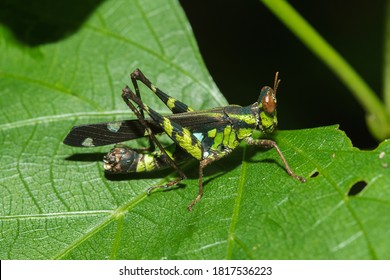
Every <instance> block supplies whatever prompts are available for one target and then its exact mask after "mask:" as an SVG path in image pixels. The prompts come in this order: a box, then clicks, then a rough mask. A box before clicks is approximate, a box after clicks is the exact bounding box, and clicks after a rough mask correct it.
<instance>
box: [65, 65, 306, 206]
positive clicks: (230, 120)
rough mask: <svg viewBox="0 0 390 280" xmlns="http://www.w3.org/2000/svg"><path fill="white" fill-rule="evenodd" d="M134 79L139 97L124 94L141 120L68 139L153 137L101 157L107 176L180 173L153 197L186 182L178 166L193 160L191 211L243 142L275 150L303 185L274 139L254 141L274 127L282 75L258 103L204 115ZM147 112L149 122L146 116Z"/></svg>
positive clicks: (78, 129)
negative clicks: (155, 103) (144, 92)
mask: <svg viewBox="0 0 390 280" xmlns="http://www.w3.org/2000/svg"><path fill="white" fill-rule="evenodd" d="M130 76H131V81H132V83H133V86H134V89H135V93H134V92H132V91H131V90H130V88H129V87H128V86H126V87H125V88H124V89H123V90H122V98H123V100H124V101H125V103H126V104H127V106H128V107H129V108H130V109H131V110H132V111H133V112H134V114H135V115H136V117H137V119H135V120H125V121H116V122H105V123H97V124H88V125H80V126H75V127H73V128H72V130H71V131H70V132H69V134H68V136H67V137H66V138H65V140H64V143H65V144H67V145H70V146H78V147H91V146H102V145H109V144H115V143H121V142H123V141H127V140H131V139H136V138H140V137H148V138H149V147H148V148H143V149H132V148H129V147H127V146H125V145H123V144H119V145H116V146H115V147H114V148H113V149H112V150H111V151H110V152H109V153H108V154H107V155H106V156H104V158H103V162H104V169H105V171H106V172H107V173H130V172H145V171H154V170H158V169H162V168H166V167H172V168H173V169H174V170H175V171H176V172H177V173H178V174H179V177H178V178H177V179H175V180H173V181H169V182H167V183H166V184H165V185H163V186H155V187H151V188H149V189H148V193H150V191H151V190H153V189H155V188H168V187H170V186H173V185H176V184H177V183H179V182H180V181H182V180H184V179H185V178H186V175H185V174H184V172H183V171H182V170H181V169H180V168H179V166H178V163H180V162H182V161H185V160H188V159H189V158H191V157H192V158H195V159H196V160H197V161H199V191H198V195H197V196H196V198H195V199H194V200H193V201H192V202H191V204H190V205H189V206H188V210H190V211H191V210H192V207H193V206H194V205H195V204H196V203H197V202H198V201H199V200H200V199H201V197H202V195H203V181H202V178H203V170H204V168H205V167H206V166H207V165H209V164H210V163H212V162H214V161H216V160H219V159H221V158H223V157H225V156H227V155H229V154H230V153H231V152H232V151H233V150H234V149H235V148H236V147H237V146H238V145H239V144H240V142H241V141H245V142H246V143H248V144H249V145H255V146H259V147H262V148H274V149H275V150H276V152H277V153H278V155H279V157H280V158H281V160H282V162H283V164H284V166H285V168H286V171H287V173H288V174H289V175H290V176H291V177H294V178H296V179H298V180H299V181H301V182H305V181H306V180H305V178H303V177H301V176H298V175H296V174H295V173H294V172H293V171H292V170H291V168H290V167H289V165H288V164H287V161H286V159H285V158H284V156H283V154H282V153H281V151H280V150H279V147H278V146H277V144H276V142H275V141H272V140H269V139H254V138H252V134H253V132H254V131H255V130H260V131H261V132H263V133H264V134H270V133H272V132H273V131H274V130H275V129H276V126H277V116H276V104H277V103H276V90H277V87H278V85H279V82H280V80H279V79H278V73H276V75H275V82H274V88H273V89H272V88H271V87H269V86H264V87H263V88H262V89H261V92H260V96H259V99H258V100H257V102H255V103H253V104H252V105H249V106H246V107H241V106H238V105H228V106H225V107H218V108H214V109H208V110H201V111H194V110H193V109H192V108H190V107H188V106H187V105H186V104H184V103H183V102H181V101H179V100H177V99H175V98H173V97H171V96H169V95H167V94H165V93H164V92H163V91H161V90H160V89H159V88H157V87H155V86H154V85H153V84H152V83H151V82H150V81H149V80H148V79H147V78H146V77H145V75H144V74H143V73H142V72H141V70H139V69H136V70H135V71H134V72H133V73H131V75H130ZM137 81H140V82H142V83H143V84H145V85H146V86H147V87H148V88H149V89H150V90H151V91H152V92H154V93H155V94H156V95H157V97H158V98H160V99H161V101H162V102H164V104H165V105H166V106H167V107H168V108H169V109H170V110H171V111H172V113H173V114H172V115H169V116H166V117H164V116H162V115H161V114H159V113H157V112H156V111H154V110H153V109H152V108H150V107H149V106H148V105H146V104H144V103H143V102H142V100H141V95H140V90H139V87H138V82H137ZM144 112H146V113H147V114H148V115H149V116H150V118H145V114H144ZM162 133H165V134H167V135H168V136H169V137H170V138H171V139H172V140H173V144H171V145H168V146H166V147H163V146H162V144H161V143H160V142H159V141H158V139H157V138H156V135H157V134H162ZM156 146H157V149H156Z"/></svg>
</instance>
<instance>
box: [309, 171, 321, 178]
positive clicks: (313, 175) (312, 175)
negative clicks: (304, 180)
mask: <svg viewBox="0 0 390 280" xmlns="http://www.w3.org/2000/svg"><path fill="white" fill-rule="evenodd" d="M318 175H320V172H318V171H315V172H314V173H313V174H311V175H310V177H311V178H315V177H317V176H318Z"/></svg>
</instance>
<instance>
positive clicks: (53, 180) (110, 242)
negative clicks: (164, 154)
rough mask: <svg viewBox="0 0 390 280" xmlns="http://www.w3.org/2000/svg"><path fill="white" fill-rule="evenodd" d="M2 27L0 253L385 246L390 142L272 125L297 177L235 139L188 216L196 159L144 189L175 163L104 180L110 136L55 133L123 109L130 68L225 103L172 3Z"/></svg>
mask: <svg viewBox="0 0 390 280" xmlns="http://www.w3.org/2000/svg"><path fill="white" fill-rule="evenodd" d="M77 7H78V8H79V6H77ZM25 9H26V10H28V11H29V12H30V13H31V14H34V13H37V14H39V11H40V10H39V9H40V8H39V7H38V8H34V7H31V9H27V8H25ZM34 9H35V10H34ZM16 20H18V18H15V21H16ZM45 20H48V21H50V20H54V19H52V18H49V19H45V18H44V19H43V22H44V23H45ZM61 20H64V19H62V18H61ZM64 21H65V22H66V20H64ZM50 22H51V21H50ZM44 26H45V25H43V27H44ZM72 26H73V25H72ZM41 27H42V26H41ZM43 27H42V28H43ZM17 30H20V29H16V32H17ZM43 33H45V32H43ZM0 34H1V36H0V40H1V41H0V52H1V54H2V59H1V60H0V108H1V113H0V131H1V134H0V197H1V204H0V205H1V208H0V233H1V235H0V258H1V259H264V258H271V259H279V258H281V259H295V258H298V259H334V258H336V259H358V258H359V259H360V258H361V259H376V258H383V259H388V258H389V257H390V253H389V252H390V250H389V242H390V241H389V239H388V235H389V230H388V227H386V225H387V224H389V219H390V218H389V215H387V213H389V210H390V209H389V206H390V203H389V202H390V191H389V188H387V187H386V186H388V185H389V183H390V182H389V181H390V178H389V175H388V174H389V170H388V164H389V162H390V160H389V156H388V155H389V152H390V147H389V142H384V143H382V144H381V145H380V146H379V147H378V148H377V149H376V150H374V151H359V150H358V149H355V148H353V147H352V145H351V143H350V141H349V139H348V138H347V137H346V136H345V135H344V134H343V133H342V132H341V131H339V130H338V129H337V128H336V127H324V128H317V129H307V130H297V131H280V132H278V133H277V134H276V135H275V140H276V141H277V143H278V145H279V147H280V149H281V150H282V152H283V154H284V156H285V157H286V159H287V161H288V162H289V164H290V166H291V168H292V169H293V170H294V171H295V172H296V173H298V174H299V175H303V176H306V177H307V178H308V181H307V183H304V184H302V183H300V182H298V181H297V180H294V179H293V178H291V177H289V176H288V175H287V173H286V171H285V169H284V167H283V165H282V163H281V161H280V159H279V158H278V156H277V154H276V152H275V151H274V150H268V151H258V149H256V148H254V147H248V146H244V145H243V146H240V148H238V149H237V150H236V151H235V152H234V153H233V154H232V155H231V156H230V157H228V158H226V159H223V160H221V161H218V162H216V163H215V164H213V165H211V166H210V167H208V168H207V169H206V170H205V179H204V181H205V193H204V197H203V198H202V200H201V201H200V202H199V203H198V204H197V205H196V206H195V207H194V210H193V212H191V213H190V212H188V211H187V210H186V207H187V205H188V204H189V203H190V202H191V201H192V200H193V199H194V198H195V196H196V194H197V185H198V178H197V168H196V165H193V167H192V168H190V167H188V168H186V173H187V175H188V177H189V179H187V180H185V181H184V182H183V184H181V185H180V186H178V187H175V188H173V189H172V190H171V191H160V190H158V191H155V192H154V193H153V194H151V195H150V196H147V195H146V193H145V191H146V189H147V188H148V187H150V186H154V185H158V184H160V183H162V182H166V181H167V180H168V178H167V177H169V176H174V174H170V171H166V172H157V173H150V174H131V175H129V176H111V177H107V176H105V175H104V172H103V168H102V163H101V157H102V155H103V154H104V153H105V152H107V151H108V149H109V148H110V147H102V148H91V149H81V148H70V147H67V146H65V145H63V144H62V140H63V139H64V137H65V136H66V134H67V133H68V132H69V130H70V128H71V127H72V126H73V125H76V124H82V123H93V122H97V121H109V120H113V119H124V118H126V119H127V118H132V117H133V115H132V114H131V113H130V112H129V110H128V109H127V108H126V105H125V104H123V102H122V101H121V97H120V93H121V89H122V88H123V87H124V85H125V84H126V83H129V78H128V75H129V73H130V72H131V71H132V70H134V69H135V68H136V67H139V68H141V69H142V70H143V71H144V73H146V74H147V75H148V77H149V78H150V79H151V80H152V81H153V82H154V83H155V84H157V85H158V86H159V87H160V88H162V89H164V90H165V91H167V92H168V93H170V94H171V95H172V96H174V97H176V98H178V99H180V100H182V101H184V102H186V103H188V104H189V105H191V106H192V107H193V108H210V107H215V106H221V105H224V104H226V101H225V99H224V98H223V97H222V96H221V95H220V94H219V92H218V90H217V89H216V86H215V85H214V83H213V82H212V80H211V78H210V76H209V74H208V72H207V69H206V68H205V66H204V64H203V62H202V60H201V57H200V55H199V52H198V49H197V46H196V44H195V42H194V38H193V35H192V33H191V31H190V28H189V26H188V23H187V21H186V19H185V17H184V15H183V12H182V10H181V8H180V7H179V6H178V4H177V3H176V2H175V1H156V0H153V1H152V0H150V1H142V2H141V1H140V2H137V1H105V2H104V3H102V4H101V5H99V6H97V7H95V10H92V11H91V16H89V17H87V18H86V19H84V20H83V21H82V22H80V24H79V25H77V28H73V29H70V30H69V32H64V33H61V34H66V35H62V36H60V38H58V36H52V37H51V36H48V37H47V38H46V37H45V38H44V39H41V41H39V40H38V41H37V40H33V44H32V43H31V42H32V41H31V40H30V41H29V40H27V41H26V42H24V43H20V39H14V36H16V37H18V38H19V36H17V35H18V34H17V33H16V35H15V34H14V33H12V32H11V31H10V29H9V28H8V27H6V26H1V27H0ZM19 35H20V34H19ZM57 35H58V34H57ZM27 37H28V36H27ZM27 39H28V38H27ZM38 39H39V38H38ZM142 90H143V96H142V97H143V100H144V101H145V102H146V103H147V104H148V105H151V106H152V107H153V108H155V109H157V110H159V111H160V112H163V113H168V110H167V109H166V108H165V107H164V106H163V105H161V104H160V102H158V101H157V100H156V98H154V97H153V96H152V94H150V93H148V91H147V90H146V89H145V88H142ZM254 94H256V93H254ZM253 99H254V100H256V99H257V96H253ZM280 102H283V100H282V99H281V100H280ZM316 172H318V173H316ZM313 174H314V175H316V176H313V177H310V176H311V175H313ZM361 181H364V182H366V183H367V186H366V187H365V188H364V190H363V191H361V192H359V193H358V194H355V195H353V196H351V195H348V194H349V190H350V189H351V187H352V186H353V185H354V184H355V183H356V182H361Z"/></svg>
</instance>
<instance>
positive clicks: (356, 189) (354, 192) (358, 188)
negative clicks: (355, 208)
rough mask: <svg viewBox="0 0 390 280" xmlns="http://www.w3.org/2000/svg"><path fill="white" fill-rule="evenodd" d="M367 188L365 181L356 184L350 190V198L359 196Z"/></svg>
mask: <svg viewBox="0 0 390 280" xmlns="http://www.w3.org/2000/svg"><path fill="white" fill-rule="evenodd" d="M366 186H367V183H366V182H365V181H363V180H362V181H358V182H356V183H355V184H353V185H352V187H351V188H350V189H349V191H348V196H354V195H357V194H359V193H360V192H361V191H362V190H363V189H364V188H365V187H366Z"/></svg>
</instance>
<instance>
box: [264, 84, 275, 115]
mask: <svg viewBox="0 0 390 280" xmlns="http://www.w3.org/2000/svg"><path fill="white" fill-rule="evenodd" d="M272 93H273V91H272V89H270V92H268V94H266V95H265V96H264V97H263V99H262V100H261V103H262V105H263V109H264V111H265V112H266V113H267V114H270V115H272V114H273V113H275V110H276V98H275V96H274V95H273V94H272Z"/></svg>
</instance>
